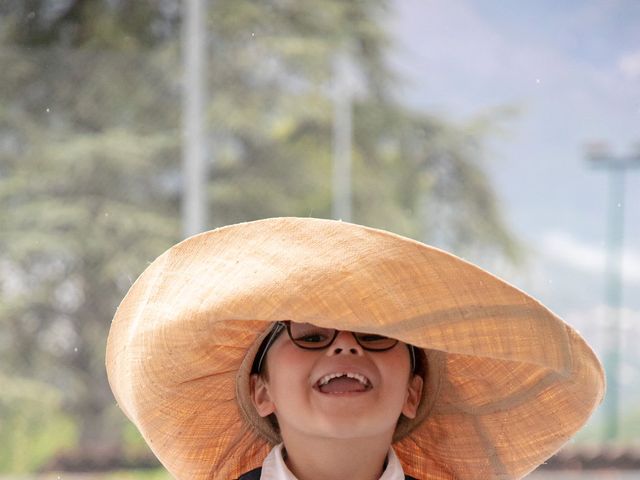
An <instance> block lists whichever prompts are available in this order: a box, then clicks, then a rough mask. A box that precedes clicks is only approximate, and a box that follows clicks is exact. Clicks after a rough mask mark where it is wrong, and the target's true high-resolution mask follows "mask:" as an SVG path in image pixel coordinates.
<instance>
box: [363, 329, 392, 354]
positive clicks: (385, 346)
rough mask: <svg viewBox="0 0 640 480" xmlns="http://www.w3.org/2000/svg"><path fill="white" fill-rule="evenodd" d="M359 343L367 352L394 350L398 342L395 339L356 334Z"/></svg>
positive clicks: (369, 334) (371, 334) (370, 334)
mask: <svg viewBox="0 0 640 480" xmlns="http://www.w3.org/2000/svg"><path fill="white" fill-rule="evenodd" d="M355 336H356V338H357V339H358V343H359V344H360V345H362V347H363V348H366V349H367V350H389V349H390V348H393V347H394V346H395V345H396V343H398V340H396V339H395V338H389V337H383V336H382V335H375V334H373V333H359V332H357V333H355Z"/></svg>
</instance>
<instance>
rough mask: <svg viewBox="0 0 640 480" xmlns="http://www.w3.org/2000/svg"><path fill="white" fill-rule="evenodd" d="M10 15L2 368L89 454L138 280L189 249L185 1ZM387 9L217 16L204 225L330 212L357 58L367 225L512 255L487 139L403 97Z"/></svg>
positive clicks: (2, 184) (3, 119) (361, 197)
mask: <svg viewBox="0 0 640 480" xmlns="http://www.w3.org/2000/svg"><path fill="white" fill-rule="evenodd" d="M4 5H5V7H0V8H3V10H1V11H0V13H1V14H2V28H1V29H0V35H2V36H3V37H4V38H3V44H4V45H5V46H4V47H3V48H2V49H1V50H0V62H1V63H2V65H3V66H4V68H3V73H2V75H0V132H2V133H0V204H1V205H2V206H3V208H2V209H1V210H0V225H1V226H2V228H1V229H0V292H2V297H3V301H2V305H1V307H0V322H1V324H2V332H3V333H2V335H1V336H0V341H1V342H3V343H4V344H6V345H9V346H10V348H7V349H3V350H2V353H0V356H2V358H1V360H2V364H3V365H10V366H11V368H12V369H15V370H16V371H17V372H19V374H20V375H22V376H24V377H30V378H34V379H38V380H40V381H42V382H46V383H48V384H50V385H53V386H56V387H57V388H59V389H60V391H61V392H63V393H64V395H63V398H64V402H65V403H64V405H65V406H66V409H67V410H68V411H71V412H73V413H74V414H75V415H77V418H79V419H80V418H81V419H82V420H81V421H80V422H79V428H80V439H81V441H82V442H83V443H84V444H88V443H92V442H93V443H96V442H104V441H105V436H108V435H109V434H110V432H113V429H109V428H107V424H108V423H110V422H112V419H113V418H114V417H113V415H114V406H113V400H112V398H111V395H110V392H109V390H108V386H107V383H106V379H105V374H104V342H105V339H106V332H107V330H108V327H109V322H110V319H111V317H112V316H113V313H114V310H115V307H116V305H117V303H118V301H119V300H120V299H121V298H122V296H123V295H124V293H125V291H126V290H127V288H128V287H129V286H130V284H131V282H132V281H133V279H135V278H136V277H137V275H138V274H139V273H140V272H141V271H142V270H143V269H144V267H145V265H146V264H147V263H148V262H150V261H151V260H152V259H153V258H155V256H157V255H158V254H159V253H161V252H162V251H163V250H164V249H165V248H166V247H168V246H169V245H171V244H172V243H174V242H175V241H176V240H178V239H179V228H178V226H179V219H178V212H179V208H178V205H179V197H180V159H179V145H180V132H181V130H180V61H179V60H180V55H179V53H180V47H179V36H178V33H179V32H178V28H179V25H180V10H179V5H180V2H178V1H177V0H165V1H163V2H140V1H133V0H119V1H113V0H111V1H107V0H70V1H65V2H62V1H56V0H31V1H19V0H9V1H8V2H5V3H4ZM389 8H390V6H389V2H387V1H383V0H376V1H374V0H371V1H355V2H343V1H341V0H324V1H310V0H303V1H296V2H289V1H282V0H272V1H265V2H253V1H248V0H216V1H215V2H213V3H212V6H211V8H210V11H209V12H208V21H207V25H208V33H209V42H208V52H209V70H208V72H207V84H208V88H209V91H210V92H211V95H210V100H209V102H208V104H207V122H208V126H207V128H208V132H209V137H210V140H211V155H210V156H211V160H212V162H211V180H210V182H209V198H210V201H211V204H210V209H211V212H212V215H211V218H213V219H214V223H213V224H212V225H210V226H211V227H213V226H218V225H222V224H227V223H233V222H238V221H243V220H250V219H256V218H260V217H266V216H277V215H301V216H309V215H311V216H318V217H327V216H329V215H330V201H331V200H330V199H331V192H330V180H329V179H330V178H331V118H332V110H331V108H332V107H331V102H330V100H329V91H330V83H331V64H332V61H333V57H334V55H335V53H336V52H337V51H338V50H343V49H348V50H349V51H350V52H351V56H352V58H353V59H354V63H355V65H356V67H357V69H358V71H359V73H360V91H359V94H358V97H357V100H356V102H355V104H354V126H355V130H354V152H353V156H354V221H356V222H360V223H365V224H368V225H372V226H377V227H383V228H389V229H392V230H394V231H397V232H399V233H404V234H407V235H409V236H413V237H415V238H419V239H421V240H425V241H435V242H436V243H439V244H440V245H441V246H448V247H450V248H453V249H454V250H456V251H458V252H463V251H464V248H467V247H470V246H473V247H474V248H482V249H486V250H487V251H493V252H497V254H500V255H506V256H510V257H513V256H514V252H515V250H514V245H515V243H514V241H513V239H512V238H511V237H510V235H509V233H508V231H507V229H506V228H505V226H504V224H503V222H502V220H501V218H500V213H499V209H498V208H497V205H496V199H495V196H494V194H493V192H492V189H491V186H490V184H489V181H488V179H487V177H486V175H485V173H484V172H483V166H482V163H481V159H482V156H483V141H484V138H485V136H486V132H485V131H478V130H473V129H472V128H461V127H456V126H453V125H449V124H447V123H446V122H443V121H441V120H439V119H437V118H434V117H430V116H428V115H425V114H423V113H419V112H412V111H408V110H407V109H406V108H403V107H401V106H400V105H398V104H397V103H396V102H394V101H393V99H392V95H391V94H390V92H392V87H393V85H394V82H396V81H397V79H395V78H394V75H393V74H392V72H390V71H389V70H388V69H387V67H386V65H385V53H386V50H387V48H388V46H389V44H390V40H389V38H388V37H387V35H386V33H385V32H384V30H383V29H382V27H381V26H380V25H381V19H382V18H383V16H384V15H385V13H386V12H387V11H388V9H389ZM445 212H446V213H445ZM425 218H426V219H427V220H428V221H426V222H425V221H423V220H424V219H425ZM0 395H1V394H0ZM106 440H107V441H109V440H110V439H109V438H107V439H106ZM111 440H113V439H111Z"/></svg>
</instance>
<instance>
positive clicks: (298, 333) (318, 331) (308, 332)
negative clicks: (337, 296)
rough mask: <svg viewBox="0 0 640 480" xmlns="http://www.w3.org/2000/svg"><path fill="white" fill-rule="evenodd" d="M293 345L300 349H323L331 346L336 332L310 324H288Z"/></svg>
mask: <svg viewBox="0 0 640 480" xmlns="http://www.w3.org/2000/svg"><path fill="white" fill-rule="evenodd" d="M289 333H290V334H291V340H293V343H295V344H296V345H298V346H299V347H302V348H325V347H327V346H329V345H330V344H331V342H332V341H333V338H334V337H335V334H336V331H335V330H334V329H332V328H322V327H316V326H315V325H312V324H310V323H294V322H291V323H289Z"/></svg>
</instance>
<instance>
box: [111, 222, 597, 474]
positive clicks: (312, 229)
mask: <svg viewBox="0 0 640 480" xmlns="http://www.w3.org/2000/svg"><path fill="white" fill-rule="evenodd" d="M277 320H293V321H296V322H310V323H313V324H316V325H319V326H326V327H333V328H338V329H341V330H352V331H365V332H369V333H377V334H381V335H386V336H391V337H394V338H397V339H399V340H401V341H403V342H406V343H410V344H413V345H416V346H418V347H421V348H423V349H425V353H426V354H427V358H428V362H429V373H428V378H427V381H426V382H425V387H424V396H423V402H422V405H421V408H420V413H419V415H418V418H417V420H416V421H414V422H413V423H407V424H403V425H402V426H401V429H400V430H402V431H399V432H397V433H398V434H397V435H396V441H395V443H394V448H395V450H396V453H397V454H398V457H399V458H400V460H401V462H402V464H403V467H404V469H405V472H406V473H407V474H409V475H412V476H414V477H416V478H420V479H423V480H440V479H465V480H466V479H469V480H471V479H478V480H480V479H482V480H486V479H517V478H521V477H523V476H524V475H526V474H527V473H529V472H530V471H531V470H533V469H534V468H535V467H536V466H537V465H539V464H540V463H542V462H543V461H544V460H545V459H547V458H548V457H549V456H551V455H552V454H553V453H555V452H556V451H557V450H558V449H559V448H560V447H561V446H562V445H563V444H564V443H565V442H566V441H567V440H568V439H569V438H570V437H571V436H572V435H573V434H574V433H575V432H576V431H577V430H578V429H579V428H580V427H581V426H582V425H583V424H584V423H585V422H586V420H587V419H588V417H589V416H590V415H591V413H592V412H593V410H594V409H595V407H596V406H597V405H598V404H599V403H600V401H601V400H602V396H603V392H604V375H603V371H602V367H601V365H600V363H599V361H598V359H597V358H596V356H595V355H594V353H593V352H592V350H591V349H590V348H589V346H588V345H587V344H586V343H585V342H584V340H583V339H582V338H581V337H580V336H579V335H578V333H577V332H576V331H574V330H573V329H572V328H571V327H569V326H568V325H566V324H565V323H564V322H563V321H562V320H560V319H559V318H558V317H557V316H555V315H554V314H553V313H552V312H550V311H549V310H548V309H546V308H545V307H544V306H543V305H541V304H540V303H539V302H538V301H536V300H534V299H533V298H531V297H529V296H528V295H526V294H525V293H523V292H521V291H520V290H518V289H516V288H515V287H513V286H511V285H509V284H507V283H505V282H504V281H502V280H500V279H498V278H496V277H494V276H493V275H491V274H489V273H487V272H485V271H484V270H482V269H480V268H478V267H476V266H474V265H472V264H470V263H468V262H465V261H463V260H461V259H459V258H457V257H455V256H453V255H451V254H449V253H446V252H443V251H441V250H438V249H436V248H432V247H429V246H426V245H424V244H421V243H419V242H416V241H413V240H410V239H407V238H404V237H400V236H398V235H394V234H391V233H389V232H385V231H380V230H375V229H371V228H366V227H362V226H358V225H353V224H349V223H345V222H337V221H331V220H318V219H309V218H307V219H300V218H276V219H268V220H261V221H257V222H250V223H245V224H239V225H232V226H229V227H224V228H220V229H217V230H214V231H211V232H206V233H203V234H200V235H197V236H194V237H191V238H189V239H187V240H185V241H183V242H181V243H179V244H178V245H176V246H174V247H172V248H171V249H169V250H168V251H167V252H165V253H164V254H163V255H161V256H160V257H159V258H158V259H156V260H155V261H154V262H153V263H152V264H151V265H150V266H149V267H148V268H147V269H146V270H145V272H144V273H143V274H142V275H141V276H140V278H138V280H137V281H136V282H135V284H134V285H133V286H132V287H131V289H130V291H129V292H128V293H127V295H126V297H125V298H124V300H123V301H122V303H121V305H120V307H119V308H118V311H117V312H116V315H115V318H114V320H113V323H112V327H111V331H110V334H109V339H108V342H107V356H106V364H107V372H108V376H109V382H110V385H111V388H112V390H113V392H114V395H115V397H116V400H117V401H118V404H119V406H120V408H122V410H123V411H124V413H125V414H126V415H127V417H128V418H129V419H131V421H132V422H133V423H134V424H135V425H136V426H137V427H138V429H139V430H140V431H141V433H142V435H143V436H144V438H145V440H146V441H147V443H148V444H149V446H150V447H151V449H152V450H153V452H154V453H155V454H156V455H157V457H158V458H159V459H160V461H161V462H162V463H163V465H164V466H165V467H166V468H167V469H168V470H169V472H171V474H172V475H173V476H174V477H175V478H176V479H178V480H187V479H189V480H191V479H193V480H199V479H224V480H228V479H234V478H237V477H238V476H239V475H240V474H242V473H244V472H246V471H248V470H250V469H252V468H254V467H256V466H259V465H261V463H262V460H263V459H264V457H265V456H266V455H267V453H268V451H269V450H270V448H271V446H272V445H271V442H273V441H276V440H277V437H275V436H274V433H273V432H272V431H270V428H269V426H268V424H267V423H266V422H264V421H263V420H262V419H260V418H259V417H258V416H257V414H256V412H255V411H254V410H253V407H252V406H251V404H250V402H249V401H248V399H247V396H246V395H247V392H248V388H249V369H250V366H251V363H252V361H253V356H254V355H255V351H256V349H257V347H258V345H259V343H260V341H261V339H262V338H264V336H265V334H266V333H267V330H268V329H269V328H270V326H271V322H274V321H277Z"/></svg>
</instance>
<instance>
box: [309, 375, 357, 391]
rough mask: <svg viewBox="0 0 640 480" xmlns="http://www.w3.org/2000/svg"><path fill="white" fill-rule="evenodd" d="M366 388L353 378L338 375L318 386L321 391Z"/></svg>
mask: <svg viewBox="0 0 640 480" xmlns="http://www.w3.org/2000/svg"><path fill="white" fill-rule="evenodd" d="M366 389H367V387H365V386H364V385H363V384H361V383H360V382H359V381H358V380H356V379H355V378H349V377H339V378H334V379H332V380H330V381H329V383H327V384H326V385H322V386H321V387H320V391H321V392H322V393H345V392H364V391H365V390H366Z"/></svg>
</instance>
